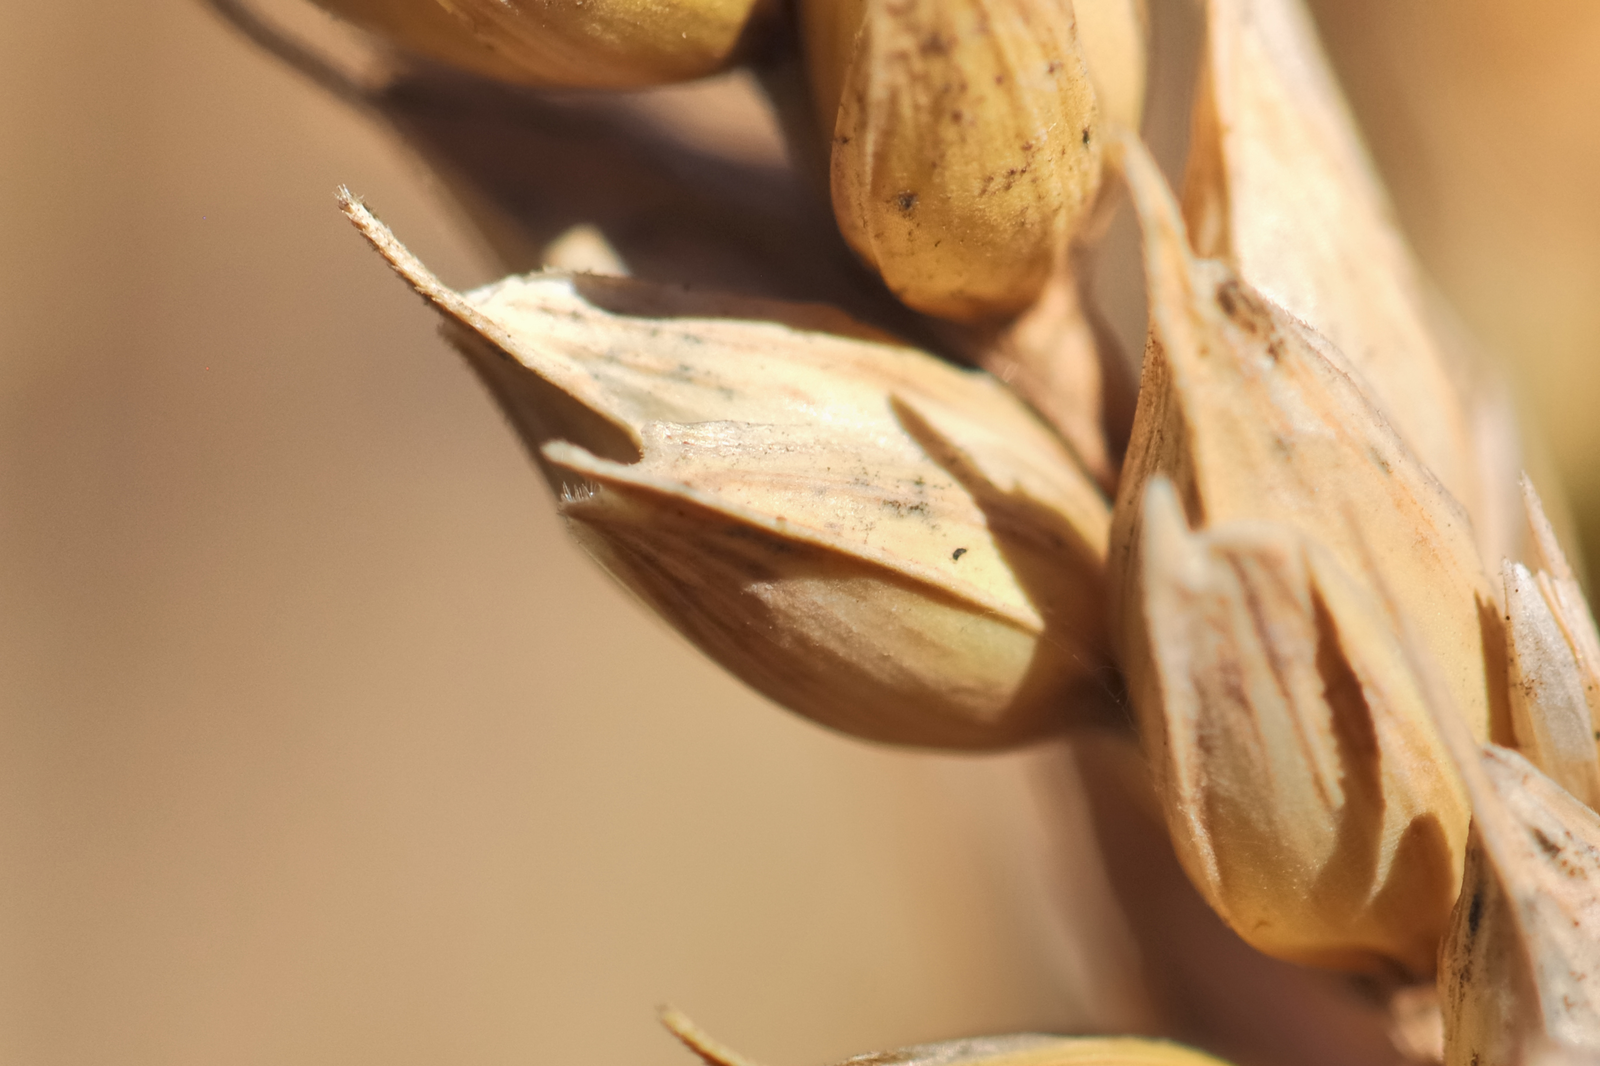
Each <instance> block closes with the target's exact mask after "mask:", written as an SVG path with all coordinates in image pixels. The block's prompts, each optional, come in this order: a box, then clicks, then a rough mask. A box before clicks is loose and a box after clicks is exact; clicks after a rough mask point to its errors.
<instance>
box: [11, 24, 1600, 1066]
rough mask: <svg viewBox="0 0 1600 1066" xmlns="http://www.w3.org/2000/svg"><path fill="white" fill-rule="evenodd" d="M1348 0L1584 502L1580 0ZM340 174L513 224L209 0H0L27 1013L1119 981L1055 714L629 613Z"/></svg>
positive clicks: (397, 1063) (57, 1026)
mask: <svg viewBox="0 0 1600 1066" xmlns="http://www.w3.org/2000/svg"><path fill="white" fill-rule="evenodd" d="M1155 7H1156V11H1157V14H1158V15H1159V14H1160V13H1161V10H1162V5H1160V4H1157V5H1155ZM1317 13H1318V16H1319V18H1320V19H1321V20H1322V22H1323V26H1324V30H1325V32H1326V33H1327V35H1328V39H1329V42H1330V44H1331V46H1332V47H1333V50H1334V53H1335V58H1336V61H1337V63H1338V65H1339V67H1340V69H1341V72H1342V73H1343V74H1344V75H1345V76H1346V79H1347V84H1348V86H1349V89H1350V92H1351V96H1352V98H1353V102H1354V104H1355V106H1356V108H1357V110H1358V112H1359V113H1360V114H1361V116H1362V118H1363V121H1364V122H1366V123H1367V125H1368V130H1369V134H1370V139H1371V141H1372V144H1373V147H1374V149H1375V152H1376V154H1377V156H1378V158H1379V160H1380V162H1381V163H1382V165H1383V166H1384V167H1385V169H1386V171H1387V172H1388V174H1389V177H1390V180H1391V183H1392V187H1393V191H1394V195H1395V199H1396V202H1397V204H1398V206H1399V208H1400V210H1401V212H1402V215H1403V218H1404V220H1405V223H1406V225H1407V227H1408V229H1409V230H1410V232H1411V233H1412V235H1413V237H1414V238H1415V240H1416V242H1417V246H1418V250H1419V252H1420V254H1421V256H1422V258H1423V260H1424V261H1425V262H1426V264H1427V265H1428V267H1429V268H1430V270H1431V271H1432V272H1433V274H1434V276H1435V277H1436V278H1437V280H1438V281H1439V282H1440V284H1441V285H1442V286H1443V288H1444V290H1445V292H1446V293H1447V294H1448V295H1449V296H1450V298H1451V299H1452V300H1453V302H1454V303H1455V305H1456V307H1457V309H1458V310H1459V311H1460V312H1461V314H1462V316H1463V317H1464V318H1465V320H1466V321H1467V323H1468V324H1469V325H1470V326H1471V327H1472V328H1473V329H1474V331H1475V332H1476V333H1477V335H1478V337H1479V338H1480V340H1482V341H1483V343H1484V344H1485V346H1486V347H1487V348H1489V350H1491V351H1492V352H1494V353H1496V354H1498V355H1499V356H1501V357H1502V358H1504V359H1505V360H1506V361H1507V363H1508V365H1509V366H1510V367H1511V368H1512V369H1513V372H1514V375H1515V377H1516V380H1517V381H1518V382H1519V386H1520V388H1521V389H1522V399H1523V400H1524V401H1525V404H1526V409H1527V411H1528V412H1529V415H1530V419H1531V421H1532V422H1533V423H1534V424H1535V425H1537V426H1538V427H1539V429H1540V430H1541V431H1542V432H1543V433H1544V434H1545V435H1546V437H1547V440H1548V442H1549V444H1550V446H1551V448H1552V451H1553V454H1554V455H1555V457H1556V459H1557V462H1558V465H1559V467H1560V469H1561V470H1562V473H1563V475H1564V476H1565V478H1566V481H1567V486H1568V489H1569V491H1570V493H1571V496H1572V500H1573V503H1574V505H1575V511H1576V513H1577V515H1578V517H1579V519H1580V524H1582V525H1583V526H1584V527H1585V528H1586V529H1588V530H1590V531H1591V532H1590V537H1589V542H1590V544H1591V545H1600V463H1596V462H1593V461H1591V457H1597V456H1600V450H1597V447H1596V446H1597V444H1600V418H1597V417H1595V416H1594V414H1593V413H1592V412H1593V411H1594V410H1595V408H1596V406H1597V404H1600V361H1597V360H1595V359H1594V358H1593V353H1596V352H1600V298H1597V297H1600V195H1596V192H1597V190H1596V189H1595V175H1596V174H1597V173H1600V64H1596V63H1595V62H1594V61H1593V59H1594V57H1595V56H1596V55H1600V8H1596V7H1595V6H1594V5H1593V4H1592V3H1589V2H1588V0H1540V2H1539V3H1528V4H1523V5H1515V6H1508V5H1504V4H1499V5H1496V4H1491V3H1488V2H1487V0H1461V2H1458V3H1455V4H1451V5H1440V4H1417V3H1406V4H1395V3H1393V2H1392V0H1324V2H1322V3H1320V4H1319V5H1318V11H1317ZM1160 59H1161V57H1160V56H1159V54H1158V56H1157V61H1158V62H1159V61H1160ZM340 183H346V184H348V185H350V186H351V187H352V188H354V189H356V190H357V191H358V192H360V193H362V194H363V195H365V196H366V197H367V198H368V200H369V201H370V202H371V203H372V204H373V205H374V206H375V207H377V208H378V209H379V210H380V211H381V213H382V214H383V216H384V217H385V219H386V220H387V221H388V222H390V223H391V224H392V225H393V226H394V227H395V229H396V230H397V231H398V232H399V233H400V234H401V236H402V237H403V238H404V239H405V240H406V241H407V242H408V243H409V244H410V245H411V247H412V248H413V249H414V250H415V251H417V252H418V253H419V254H420V255H422V256H423V258H424V259H426V260H427V261H428V262H429V263H430V265H432V266H433V267H434V269H436V270H437V271H438V272H439V273H440V274H441V275H442V276H443V277H444V278H445V279H446V280H448V281H450V282H451V283H453V284H456V285H458V286H466V285H471V284H476V283H479V282H483V281H487V280H490V279H491V278H492V277H493V276H494V275H495V274H496V273H497V272H498V271H497V268H496V267H495V265H494V260H493V259H492V258H491V256H490V255H489V253H488V251H487V249H486V248H484V247H482V246H480V245H479V244H477V243H476V242H475V240H474V239H473V238H472V237H471V236H470V235H469V234H470V229H469V227H467V226H465V225H464V224H463V221H462V218H461V217H460V216H459V215H458V214H457V213H456V209H455V208H453V207H452V206H450V202H449V200H448V198H447V197H445V196H443V195H441V193H440V190H439V189H437V188H436V187H435V185H434V183H433V179H432V178H431V177H430V175H429V173H428V172H427V170H426V169H425V168H424V167H423V166H421V165H420V164H419V163H418V162H417V161H416V159H415V158H414V157H413V156H412V155H411V154H410V153H409V151H408V150H407V149H406V148H405V147H404V146H403V145H402V144H401V143H400V142H399V141H398V140H397V139H395V138H394V137H393V136H392V135H391V134H389V133H387V132H385V131H384V130H383V129H382V128H380V127H379V126H378V125H376V124H375V123H373V122H372V121H370V120H369V119H367V118H364V117H362V116H360V115H358V114H356V113H355V112H353V111H351V110H349V109H347V108H345V107H344V106H343V105H341V104H339V103H338V102H336V101H334V100H332V99H331V98H329V97H327V96H325V95H323V94H321V93H319V92H318V91H316V90H315V89H313V88H311V87H310V86H309V85H308V84H307V83H305V82H304V81H303V80H302V79H300V78H299V77H297V76H296V75H295V74H294V73H292V72H290V71H288V70H287V69H284V68H283V67H282V66H281V65H279V64H277V63H275V62H273V61H272V60H270V59H268V58H266V57H265V56H263V55H262V54H260V53H259V52H258V51H257V50H255V49H253V48H252V47H251V46H249V45H248V44H247V43H245V42H244V41H243V40H242V39H241V38H240V37H239V36H238V35H236V34H234V33H232V32H230V31H229V30H228V29H227V28H226V27H225V26H223V25H222V24H221V23H220V22H219V21H218V20H216V19H215V18H214V17H213V16H212V15H210V14H209V13H208V12H207V11H206V10H205V9H204V8H203V7H201V6H200V5H199V4H198V3H195V2H188V0H148V2H146V3H141V4H138V5H130V4H114V3H108V2H104V0H92V2H87V3H82V4H20V3H14V4H6V5H0V293H3V295H0V1060H4V1061H6V1062H17V1063H36V1064H61V1066H66V1064H73V1066H84V1064H98V1063H106V1064H110V1063H117V1064H145V1063H149V1064H155V1063H162V1064H196V1066H198V1064H201V1063H205V1064H210V1063H217V1062H228V1063H240V1064H249V1063H263V1064H265V1063H282V1062H294V1063H298V1064H307V1066H309V1064H321V1063H328V1064H332V1063H340V1064H348V1066H354V1064H360V1063H374V1064H376V1063H382V1064H384V1066H405V1064H412V1063H416V1064H422V1063H430V1064H435V1063H444V1062H449V1063H452V1064H455V1063H462V1064H465V1063H474V1064H476V1063H512V1062H534V1061H554V1060H559V1061H561V1062H564V1063H570V1064H573V1066H621V1064H627V1066H657V1064H659V1066H671V1064H674V1063H676V1064H680V1066H681V1064H682V1063H684V1062H685V1061H687V1060H686V1058H685V1054H684V1053H683V1052H682V1051H681V1050H679V1049H677V1048H676V1047H674V1046H673V1045H672V1044H671V1042H670V1041H669V1040H667V1038H666V1037H665V1036H664V1035H663V1034H661V1032H660V1031H659V1030H658V1029H657V1027H656V1025H655V1022H654V1020H653V1013H652V1012H653V1008H654V1007H655V1005H657V1004H659V1003H662V1002H667V1001H671V1002H673V1003H676V1004H677V1005H679V1006H681V1007H683V1008H685V1009H686V1010H688V1011H690V1012H691V1013H692V1014H693V1015H695V1016H696V1017H697V1018H698V1019H699V1020H701V1021H702V1022H703V1023H704V1024H706V1025H707V1026H708V1027H710V1028H711V1029H712V1030H713V1031H714V1032H716V1033H717V1034H718V1035H720V1036H722V1037H723V1038H724V1039H726V1040H728V1041H729V1042H730V1043H733V1044H734V1045H735V1046H738V1047H741V1048H742V1049H744V1050H746V1051H748V1052H750V1053H751V1054H752V1055H754V1056H756V1057H758V1058H764V1059H766V1060H769V1061H771V1062H773V1063H774V1066H802V1064H807V1063H818V1062H824V1061H830V1060H833V1059H837V1058H839V1057H842V1056H844V1055H846V1054H850V1053H854V1052H859V1051H867V1050H873V1049H876V1048H881V1047H885V1046H891V1045H895V1044H899V1043H905V1042H909V1041H918V1040H927V1039H935V1038H940V1037H947V1036H954V1035H962V1034H968V1033H973V1032H979V1031H999V1030H1011V1029H1019V1028H1030V1027H1040V1028H1052V1029H1070V1028H1074V1027H1078V1026H1081V1025H1087V1024H1106V1023H1107V1019H1110V1021H1111V1022H1113V1023H1114V1022H1115V1021H1116V1020H1117V1011H1118V1009H1119V1007H1118V1004H1119V1003H1120V1002H1122V997H1121V994H1120V993H1121V990H1120V987H1119V983H1121V982H1124V981H1126V980H1127V977H1128V975H1127V973H1126V972H1125V971H1124V970H1122V969H1119V968H1118V965H1117V964H1114V963H1113V962H1111V961H1108V960H1113V959H1116V958H1118V957H1119V953H1121V952H1123V951H1124V949H1125V948H1126V944H1127V938H1126V936H1125V931H1123V930H1120V929H1118V928H1117V927H1116V924H1115V922H1114V921H1104V920H1100V918H1099V917H1098V916H1099V915H1100V914H1102V913H1103V907H1100V906H1098V904H1099V903H1100V902H1101V901H1102V900H1103V893H1104V891H1105V887H1104V885H1103V883H1101V881H1100V880H1099V878H1098V875H1097V874H1096V872H1095V869H1094V862H1093V857H1092V855H1087V854H1086V853H1085V852H1076V853H1067V852H1063V851H1061V850H1060V849H1059V847H1058V848H1057V850H1055V851H1052V850H1050V848H1049V847H1048V846H1047V841H1046V839H1045V836H1046V834H1045V833H1044V832H1043V831H1042V830H1041V829H1040V827H1039V824H1038V823H1039V821H1040V815H1039V812H1038V809H1037V804H1038V798H1037V796H1036V795H1035V794H1034V793H1033V792H1031V791H1030V788H1029V774H1028V773H1027V771H1029V770H1030V769H1031V770H1032V771H1033V772H1034V773H1033V776H1034V777H1038V776H1041V775H1042V776H1048V775H1050V774H1052V773H1060V774H1065V773H1067V772H1068V771H1067V769H1066V766H1065V764H1062V763H1061V762H1060V760H1059V759H1058V758H1057V756H1056V754H1055V753H1052V752H1051V751H1049V750H1046V751H1044V752H1037V753H1026V754H1021V755H1009V756H1000V757H985V758H981V759H957V758H951V757H942V756H931V755H919V754H906V753H897V752H892V751H887V750H884V749H880V748H875V747H870V746H867V745H863V744H859V743H856V742H852V741H848V740H844V739H842V738H839V737H836V736H833V735H830V734H827V733H824V732H823V731H821V730H819V729H817V728H815V727H812V726H809V725H806V724H804V723H802V722H799V721H797V720H795V719H793V718H791V717H789V716H787V715H785V714H782V713H780V712H778V711H776V710H774V709H773V708H771V707H770V706H769V705H767V704H765V703H764V702H763V701H762V700H760V699H759V698H757V697H755V696H753V695H752V694H750V693H748V692H747V691H745V690H743V689H742V688H741V687H740V686H739V685H738V684H736V683H735V682H733V681H731V680H728V679H727V678H725V677H723V676H722V675H721V674H720V673H719V672H718V671H717V670H716V669H714V668H713V667H711V666H710V665H709V664H707V663H705V662H704V661H702V660H701V659H700V658H699V657H698V656H697V655H695V654H694V653H692V652H691V651H689V650H688V649H687V648H686V647H685V646H684V645H683V644H682V643H681V642H680V641H678V640H677V638H675V637H674V636H672V635H671V634H669V633H667V632H665V631H664V630H663V629H662V628H661V627H660V626H658V625H657V624H656V623H654V622H653V621H652V620H650V619H648V618H646V617H645V616H644V615H643V614H642V613H641V612H640V611H638V610H637V609H636V608H635V607H634V606H633V605H632V604H631V603H630V602H629V601H628V600H627V599H626V597H625V596H624V595H623V594H622V593H620V592H619V591H618V590H616V589H615V588H613V587H612V586H611V585H610V584H609V583H608V582H607V581H606V580H605V579H604V578H603V577H601V576H600V575H599V574H598V573H597V572H595V571H594V570H593V568H592V567H590V566H589V565H588V564H587V562H586V561H585V560H583V559H582V558H581V557H580V556H579V555H578V554H577V552H576V551H575V550H574V549H573V548H572V547H571V546H570V545H569V544H568V543H567V542H566V541H565V540H564V539H563V536H562V533H561V531H560V529H559V525H558V522H557V520H556V519H555V517H554V515H553V513H552V511H551V508H550V507H549V504H548V500H547V497H546V490H545V489H544V488H543V486H542V484H540V483H539V482H538V480H537V479H536V477H535V475H534V474H533V472H532V470H531V468H530V466H529V464H528V462H527V460H526V458H525V456H524V453H523V452H522V450H521V448H520V446H519V445H518V443H517V442H516V440H515V439H514V437H513V436H512V434H511V433H510V432H509V431H508V430H507V429H506V428H505V427H504V425H503V424H502V422H501V420H500V417H499V415H498V414H497V413H496V412H495V410H494V409H493V407H492V406H491V404H490V403H489V401H488V399H487V398H486V396H485V395H484V394H483V392H482V390H481V389H480V388H479V386H478V385H477V383H476V382H475V381H474V380H473V379H472V378H471V377H470V376H469V375H468V373H467V372H466V370H465V369H464V368H463V367H462V366H461V365H460V364H459V363H458V361H457V360H456V359H455V358H454V357H453V356H452V354H451V353H450V352H449V351H448V350H447V348H446V347H445V345H444V344H443V343H442V342H440V341H439V340H438V339H437V338H436V337H435V335H434V330H433V322H432V320H431V318H430V315H429V313H428V312H427V311H426V310H425V309H424V308H423V307H422V306H421V304H420V303H419V301H418V300H416V299H415V298H414V297H413V296H411V295H410V294H409V293H408V292H407V291H406V290H405V289H404V288H403V286H402V285H401V284H400V283H399V282H398V281H397V280H396V279H395V278H393V277H392V276H391V275H390V274H389V273H388V272H387V270H386V269H384V268H383V267H382V265H381V264H380V263H379V261H378V260H377V259H376V258H375V257H374V256H373V255H372V253H371V252H370V251H368V250H367V249H366V248H365V247H364V246H363V245H362V243H361V242H360V240H359V239H358V238H357V237H356V236H355V234H354V233H353V232H352V231H351V230H350V229H349V227H348V226H347V225H346V224H345V223H344V222H343V220H342V219H341V218H340V217H339V215H338V213H337V211H336V210H335V208H334V205H333V199H332V191H333V188H334V187H335V186H336V185H338V184H340ZM1591 572H1596V571H1595V570H1594V569H1593V567H1591ZM1055 816H1056V817H1060V812H1059V811H1057V812H1055ZM1072 834H1073V830H1072V827H1070V826H1068V827H1066V829H1065V830H1059V829H1058V834H1057V837H1058V838H1059V837H1060V836H1061V835H1065V836H1067V837H1071V836H1072ZM1077 836H1078V837H1080V838H1082V839H1083V840H1084V842H1085V844H1084V846H1085V848H1087V835H1086V834H1084V833H1083V832H1081V830H1079V831H1077ZM1075 916H1077V919H1076V920H1075ZM1132 1021H1136V1019H1131V1020H1130V1022H1132Z"/></svg>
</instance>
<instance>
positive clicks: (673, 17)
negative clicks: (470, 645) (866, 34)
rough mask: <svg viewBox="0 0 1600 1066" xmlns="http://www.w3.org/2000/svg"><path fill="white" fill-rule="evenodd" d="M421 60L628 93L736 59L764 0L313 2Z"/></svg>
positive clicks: (765, 7) (765, 9) (764, 8)
mask: <svg viewBox="0 0 1600 1066" xmlns="http://www.w3.org/2000/svg"><path fill="white" fill-rule="evenodd" d="M317 3H318V4H320V5H321V6H323V7H325V8H327V9H328V10H329V11H332V12H334V13H335V14H338V15H342V16H344V17H345V18H348V19H350V20H351V21H353V22H355V23H357V24H358V25H361V26H364V27H366V28H368V29H370V30H373V31H375V32H377V33H380V34H382V35H383V36H385V37H387V38H389V39H390V40H392V41H394V42H395V43H397V44H399V45H401V46H403V47H405V48H407V49H409V50H411V51H414V52H416V53H418V54H420V55H424V56H428V57H430V58H433V59H437V60H442V61H444V62H446V63H450V64H452V65H454V66H458V67H462V68H464V69H466V70H471V71H473V72H475V73H478V74H484V75H487V76H489V77H491V78H498V79H501V80H505V81H513V82H519V83H523V84H528V85H549V86H572V87H585V88H595V89H624V88H633V87H638V86H645V85H660V84H662V83H665V82H674V81H683V80H685V79H688V78H699V77H704V76H705V75H707V74H712V73H715V72H716V71H718V70H721V69H723V68H725V67H727V66H728V65H730V64H731V63H732V62H734V60H735V59H737V58H738V54H739V50H740V45H741V43H742V41H743V40H744V38H745V37H746V36H747V35H748V34H750V33H752V32H754V29H755V28H756V27H758V26H759V24H760V23H761V22H762V21H763V20H765V19H767V18H768V17H770V14H771V9H772V7H773V5H772V4H771V3H770V2H769V0H673V2H672V3H666V4H663V3H654V2H651V0H317Z"/></svg>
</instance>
